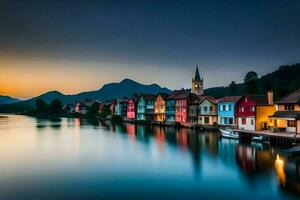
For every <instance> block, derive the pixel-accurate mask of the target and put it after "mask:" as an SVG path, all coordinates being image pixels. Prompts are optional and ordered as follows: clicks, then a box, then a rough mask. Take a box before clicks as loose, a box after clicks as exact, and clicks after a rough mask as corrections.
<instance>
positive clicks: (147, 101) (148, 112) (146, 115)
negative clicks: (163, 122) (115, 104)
mask: <svg viewBox="0 0 300 200" xmlns="http://www.w3.org/2000/svg"><path fill="white" fill-rule="evenodd" d="M154 100H155V95H152V94H142V95H141V96H140V99H139V101H138V104H137V120H146V121H152V120H153V115H154Z"/></svg>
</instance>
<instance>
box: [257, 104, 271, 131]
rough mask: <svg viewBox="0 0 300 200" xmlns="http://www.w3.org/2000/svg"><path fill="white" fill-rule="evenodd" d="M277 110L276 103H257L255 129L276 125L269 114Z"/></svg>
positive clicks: (265, 128)
mask: <svg viewBox="0 0 300 200" xmlns="http://www.w3.org/2000/svg"><path fill="white" fill-rule="evenodd" d="M275 111H276V108H275V105H272V104H271V105H257V106H256V117H255V119H256V120H255V123H256V124H255V130H257V131H260V130H267V129H268V128H269V127H272V126H274V125H273V120H272V119H270V118H269V116H271V115H273V114H274V113H275Z"/></svg>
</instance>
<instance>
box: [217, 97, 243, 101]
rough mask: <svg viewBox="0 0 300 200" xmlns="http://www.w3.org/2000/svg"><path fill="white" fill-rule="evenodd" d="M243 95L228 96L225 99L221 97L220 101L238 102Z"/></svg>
mask: <svg viewBox="0 0 300 200" xmlns="http://www.w3.org/2000/svg"><path fill="white" fill-rule="evenodd" d="M241 98H242V96H226V97H224V98H223V99H220V101H219V102H218V103H224V102H234V103H236V102H238V101H239V100H240V99H241Z"/></svg>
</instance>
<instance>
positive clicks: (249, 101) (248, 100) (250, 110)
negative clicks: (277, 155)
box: [235, 95, 268, 131]
mask: <svg viewBox="0 0 300 200" xmlns="http://www.w3.org/2000/svg"><path fill="white" fill-rule="evenodd" d="M267 104H268V97H267V96H266V95H245V96H243V97H242V98H241V99H240V101H239V102H238V103H237V109H236V114H235V118H236V120H237V121H236V124H237V125H238V128H239V129H243V130H251V131H254V130H255V129H256V128H255V127H256V126H255V123H256V121H255V120H256V107H257V105H267Z"/></svg>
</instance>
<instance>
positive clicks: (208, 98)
mask: <svg viewBox="0 0 300 200" xmlns="http://www.w3.org/2000/svg"><path fill="white" fill-rule="evenodd" d="M199 99H200V101H199V104H201V103H203V102H204V101H205V100H207V101H209V102H211V103H213V104H217V103H218V101H219V99H216V98H214V97H212V96H199Z"/></svg>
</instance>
